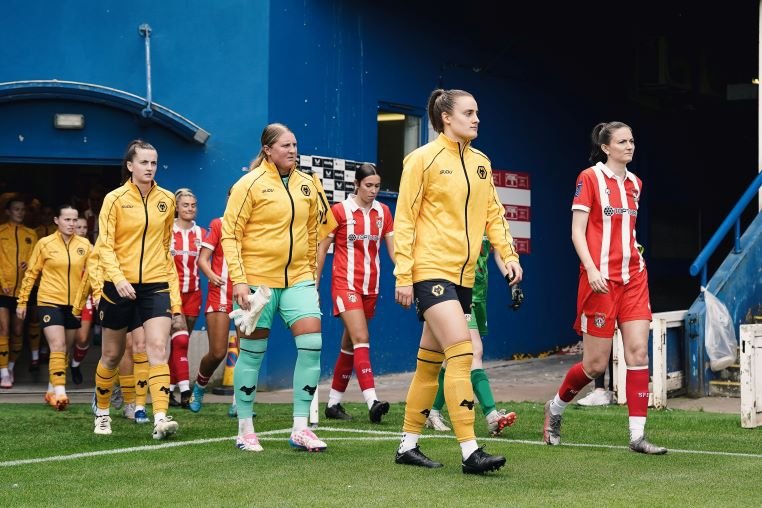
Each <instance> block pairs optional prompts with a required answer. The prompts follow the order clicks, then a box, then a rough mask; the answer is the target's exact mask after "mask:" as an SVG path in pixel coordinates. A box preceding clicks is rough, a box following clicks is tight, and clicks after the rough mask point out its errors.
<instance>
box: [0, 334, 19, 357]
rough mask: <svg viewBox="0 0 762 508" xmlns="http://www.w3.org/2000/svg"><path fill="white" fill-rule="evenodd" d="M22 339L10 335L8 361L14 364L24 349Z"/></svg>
mask: <svg viewBox="0 0 762 508" xmlns="http://www.w3.org/2000/svg"><path fill="white" fill-rule="evenodd" d="M23 339H24V338H23V337H22V336H21V335H20V334H17V333H11V340H10V343H11V345H10V355H9V358H10V361H12V362H14V363H15V362H16V360H18V358H19V356H21V351H22V350H23V349H24V340H23ZM0 340H1V339H0Z"/></svg>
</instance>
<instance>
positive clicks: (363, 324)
mask: <svg viewBox="0 0 762 508" xmlns="http://www.w3.org/2000/svg"><path fill="white" fill-rule="evenodd" d="M354 186H355V194H352V195H350V196H349V197H348V198H347V199H345V200H344V201H342V202H341V203H336V204H334V205H333V207H332V208H331V210H332V212H333V216H334V218H335V219H336V221H337V222H338V227H337V228H336V229H335V230H334V231H333V232H332V233H331V234H329V235H328V237H327V238H325V239H324V240H323V241H322V242H320V246H319V248H318V270H317V274H318V276H317V280H318V282H319V281H320V274H321V273H322V271H323V263H324V262H325V256H326V254H327V253H328V248H329V247H330V245H331V243H333V244H334V257H333V276H332V278H331V281H332V282H331V301H332V302H333V315H334V316H339V317H341V320H342V322H343V323H344V333H343V334H342V336H341V351H340V352H339V357H338V358H337V359H336V366H335V367H334V371H333V383H332V384H331V392H330V394H329V396H328V405H327V406H326V408H325V416H326V417H327V418H332V419H336V420H351V419H352V417H351V416H350V415H349V414H347V412H346V411H345V410H344V407H343V406H342V405H341V399H342V397H343V396H344V392H345V391H346V389H347V385H348V384H349V379H350V378H351V377H352V370H354V371H355V374H357V381H358V383H359V384H360V390H361V391H362V395H363V398H364V399H365V403H366V404H367V405H368V417H369V419H370V421H371V422H372V423H380V422H381V418H382V417H383V415H385V414H386V413H388V412H389V403H388V402H386V401H380V400H378V396H377V395H376V387H375V382H374V380H373V369H372V368H371V363H370V334H369V333H368V321H370V320H371V319H372V318H373V316H374V315H375V313H376V300H377V299H378V289H379V282H380V280H381V259H380V258H381V241H382V240H383V241H384V243H385V244H386V248H387V250H388V252H389V257H390V258H391V259H392V263H393V262H394V242H393V238H394V236H393V235H394V220H393V218H392V212H391V210H389V207H388V206H386V205H385V204H383V203H379V202H378V201H376V195H377V194H378V191H379V190H380V188H381V177H380V176H379V174H378V171H376V168H375V166H373V164H363V165H362V166H360V168H359V169H357V171H356V172H355V181H354Z"/></svg>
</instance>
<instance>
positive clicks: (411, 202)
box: [394, 134, 519, 287]
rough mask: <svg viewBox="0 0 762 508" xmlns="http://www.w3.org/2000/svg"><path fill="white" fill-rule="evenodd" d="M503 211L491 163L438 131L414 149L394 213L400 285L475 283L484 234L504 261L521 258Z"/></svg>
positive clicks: (466, 144)
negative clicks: (433, 136) (417, 283)
mask: <svg viewBox="0 0 762 508" xmlns="http://www.w3.org/2000/svg"><path fill="white" fill-rule="evenodd" d="M504 213H505V210H504V208H503V205H502V204H501V203H500V198H499V197H498V195H497V189H496V188H495V184H494V182H493V180H492V164H491V163H490V160H489V159H488V158H487V156H486V155H484V154H483V153H482V152H480V151H479V150H476V149H475V148H473V147H472V146H471V144H470V143H465V144H462V143H458V142H456V141H453V140H451V139H449V138H448V137H447V136H445V135H444V134H440V135H439V137H438V138H437V139H435V140H434V141H432V142H430V143H428V144H426V145H424V146H422V147H420V148H417V149H416V150H414V151H412V152H411V153H410V154H409V155H408V156H407V157H405V160H404V163H403V170H402V179H401V181H400V192H399V198H398V199H397V210H396V212H395V216H394V256H395V263H396V267H395V269H394V275H395V276H396V278H397V284H396V285H397V286H410V285H412V284H413V283H414V282H420V281H423V280H429V279H446V280H449V281H450V282H452V283H454V284H458V285H461V286H465V287H473V285H474V268H475V266H476V260H477V259H478V258H479V249H480V248H481V244H482V237H483V236H484V235H485V234H486V236H487V238H488V239H489V241H490V243H492V245H493V247H494V248H495V249H496V250H497V251H498V252H499V253H500V257H501V258H502V259H503V260H504V261H505V262H506V263H507V262H509V261H518V259H519V256H518V253H517V252H516V250H515V249H514V247H513V238H512V237H511V233H510V231H509V229H508V222H507V221H506V220H505V217H504ZM485 230H486V233H485Z"/></svg>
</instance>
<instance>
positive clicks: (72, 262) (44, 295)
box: [18, 231, 92, 307]
mask: <svg viewBox="0 0 762 508" xmlns="http://www.w3.org/2000/svg"><path fill="white" fill-rule="evenodd" d="M91 249H92V245H90V241H89V240H87V239H85V238H82V237H81V236H77V235H72V236H71V237H70V238H69V242H68V243H67V242H66V241H65V240H64V238H63V235H61V233H59V232H58V231H56V232H55V233H53V234H52V235H49V236H46V237H45V238H42V239H41V240H40V241H39V242H37V245H35V246H34V250H33V251H32V257H31V258H30V259H29V268H27V270H26V273H25V274H24V281H23V282H22V283H21V291H20V292H19V301H18V306H19V307H26V306H27V302H28V301H29V294H30V293H31V292H32V286H34V283H35V281H36V280H37V276H38V275H40V273H42V279H41V280H40V289H39V292H38V293H37V304H38V305H45V304H46V303H47V304H55V305H73V304H74V302H75V298H76V294H77V290H78V289H79V285H80V283H81V282H82V278H83V276H82V274H83V272H84V268H85V262H87V256H88V255H89V254H90V250H91Z"/></svg>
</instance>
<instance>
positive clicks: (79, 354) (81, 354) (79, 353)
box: [71, 345, 90, 363]
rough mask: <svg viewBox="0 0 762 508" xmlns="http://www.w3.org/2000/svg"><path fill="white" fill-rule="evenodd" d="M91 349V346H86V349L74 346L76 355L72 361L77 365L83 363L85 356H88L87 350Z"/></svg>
mask: <svg viewBox="0 0 762 508" xmlns="http://www.w3.org/2000/svg"><path fill="white" fill-rule="evenodd" d="M88 349H90V346H85V347H84V348H81V347H79V346H77V345H75V346H74V354H73V355H71V356H72V360H74V361H75V362H77V363H82V360H84V359H85V356H86V355H87V350H88Z"/></svg>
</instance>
